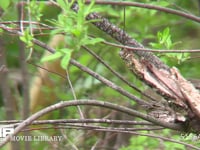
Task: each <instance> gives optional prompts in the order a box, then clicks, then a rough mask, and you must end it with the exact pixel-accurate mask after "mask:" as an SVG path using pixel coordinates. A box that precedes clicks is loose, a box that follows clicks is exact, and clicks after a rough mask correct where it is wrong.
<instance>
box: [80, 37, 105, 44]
mask: <svg viewBox="0 0 200 150" xmlns="http://www.w3.org/2000/svg"><path fill="white" fill-rule="evenodd" d="M103 41H104V39H102V38H93V39H88V38H87V39H83V41H82V44H84V45H94V44H96V43H99V42H103Z"/></svg>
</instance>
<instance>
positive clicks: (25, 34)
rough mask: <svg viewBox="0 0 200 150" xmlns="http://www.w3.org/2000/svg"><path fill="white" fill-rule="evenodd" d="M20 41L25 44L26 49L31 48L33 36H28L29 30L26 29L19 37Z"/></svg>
mask: <svg viewBox="0 0 200 150" xmlns="http://www.w3.org/2000/svg"><path fill="white" fill-rule="evenodd" d="M19 38H20V40H21V41H23V42H24V43H26V46H27V47H32V46H33V43H32V40H33V35H31V34H30V31H29V28H27V29H26V30H25V31H24V32H23V35H22V36H20V37H19Z"/></svg>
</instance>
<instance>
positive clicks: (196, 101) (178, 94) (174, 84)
mask: <svg viewBox="0 0 200 150" xmlns="http://www.w3.org/2000/svg"><path fill="white" fill-rule="evenodd" d="M120 56H121V58H122V59H123V60H124V61H125V62H126V64H127V66H128V67H129V69H130V70H131V71H133V72H134V73H135V74H136V75H137V76H138V77H139V78H140V79H141V80H142V81H143V82H145V83H146V84H148V85H149V86H151V87H152V88H154V89H155V90H156V91H157V92H158V93H159V94H161V95H163V96H164V97H165V98H166V99H167V100H170V101H172V103H174V104H175V105H177V106H179V107H181V108H182V110H184V111H185V112H191V111H192V112H193V113H194V115H195V117H197V118H199V119H200V93H199V91H198V90H197V89H195V88H194V86H193V84H192V83H190V82H189V81H187V80H186V79H184V77H182V75H181V74H180V73H179V71H178V69H176V68H175V67H173V68H171V69H158V68H157V67H155V65H153V64H151V63H150V62H149V61H146V60H145V58H137V57H136V56H135V55H134V53H133V52H131V51H129V50H127V49H122V50H121V51H120Z"/></svg>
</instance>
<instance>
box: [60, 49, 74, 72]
mask: <svg viewBox="0 0 200 150" xmlns="http://www.w3.org/2000/svg"><path fill="white" fill-rule="evenodd" d="M67 52H68V53H66V55H65V56H64V57H63V58H62V60H61V64H60V65H61V67H62V68H63V69H66V68H67V66H68V65H69V61H70V58H71V54H72V51H67Z"/></svg>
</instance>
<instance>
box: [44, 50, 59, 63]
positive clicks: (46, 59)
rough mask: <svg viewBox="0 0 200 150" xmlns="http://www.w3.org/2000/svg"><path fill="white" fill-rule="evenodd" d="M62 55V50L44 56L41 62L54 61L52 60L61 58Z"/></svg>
mask: <svg viewBox="0 0 200 150" xmlns="http://www.w3.org/2000/svg"><path fill="white" fill-rule="evenodd" d="M62 55H63V54H62V53H61V52H56V53H54V54H51V55H48V56H45V57H43V58H42V60H41V62H45V61H52V60H55V59H57V58H60V57H61V56H62Z"/></svg>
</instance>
